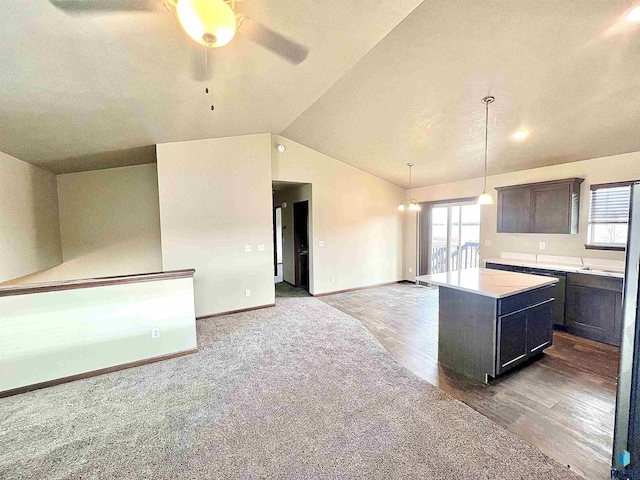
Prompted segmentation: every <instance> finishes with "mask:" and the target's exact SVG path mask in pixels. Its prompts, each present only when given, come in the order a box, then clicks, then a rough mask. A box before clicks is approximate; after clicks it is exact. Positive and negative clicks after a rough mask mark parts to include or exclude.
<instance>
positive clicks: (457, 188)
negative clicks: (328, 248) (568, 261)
mask: <svg viewBox="0 0 640 480" xmlns="http://www.w3.org/2000/svg"><path fill="white" fill-rule="evenodd" d="M571 177H578V178H584V179H585V181H584V182H583V183H582V185H581V186H580V226H579V230H580V231H579V233H578V234H576V235H547V234H512V233H496V230H497V207H496V205H488V206H483V207H482V210H481V219H480V258H481V260H484V259H486V258H493V257H499V256H500V252H503V251H508V252H522V253H537V254H545V255H566V256H575V257H591V258H606V259H612V260H624V258H625V256H624V253H623V252H608V251H602V250H587V249H585V248H584V244H585V243H586V242H587V219H588V213H589V186H590V185H591V184H596V183H607V182H618V181H626V180H637V179H640V152H634V153H628V154H623V155H614V156H611V157H603V158H594V159H590V160H583V161H580V162H572V163H565V164H562V165H553V166H550V167H542V168H535V169H531V170H522V171H519V172H511V173H505V174H501V175H493V176H490V177H489V178H488V179H487V189H488V192H489V193H490V194H491V195H492V196H493V198H494V201H496V200H497V192H496V190H495V187H498V186H506V185H517V184H521V183H532V182H543V181H546V180H556V179H562V178H571ZM482 182H483V180H482V179H481V178H477V179H472V180H465V181H460V182H452V183H446V184H442V185H433V186H429V187H423V188H416V189H414V190H413V196H414V197H415V198H416V199H417V200H418V201H419V202H428V201H434V200H446V199H454V198H465V197H473V196H477V195H479V194H480V193H481V192H482ZM405 228H406V239H405V253H406V261H405V278H406V279H407V280H414V279H415V271H416V215H415V214H411V215H407V219H406V224H405ZM487 240H489V241H491V243H492V245H491V246H486V241H487ZM540 242H545V244H546V245H545V247H546V248H545V250H540V249H539V243H540ZM409 268H412V269H413V272H409Z"/></svg>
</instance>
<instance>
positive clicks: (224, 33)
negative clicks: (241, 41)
mask: <svg viewBox="0 0 640 480" xmlns="http://www.w3.org/2000/svg"><path fill="white" fill-rule="evenodd" d="M176 12H177V14H178V20H179V21H180V24H181V25H182V28H184V30H185V32H187V34H188V35H189V36H190V37H191V38H193V39H194V40H195V41H196V42H198V43H199V44H201V45H204V46H205V47H222V46H224V45H226V44H227V43H229V42H230V41H231V39H232V38H233V36H234V35H235V33H236V15H235V13H233V10H231V7H230V6H229V5H227V4H226V3H225V2H224V1H223V0H180V1H179V2H177V5H176Z"/></svg>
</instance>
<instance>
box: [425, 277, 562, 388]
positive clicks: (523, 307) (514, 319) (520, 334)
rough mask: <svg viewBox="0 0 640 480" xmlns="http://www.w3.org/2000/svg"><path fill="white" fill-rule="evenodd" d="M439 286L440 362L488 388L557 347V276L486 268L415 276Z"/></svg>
mask: <svg viewBox="0 0 640 480" xmlns="http://www.w3.org/2000/svg"><path fill="white" fill-rule="evenodd" d="M417 280H418V281H419V282H424V283H430V284H433V285H438V286H439V314H438V315H439V317H438V318H439V320H438V361H439V362H440V363H441V364H442V365H444V366H445V367H448V368H451V369H453V370H455V371H457V372H459V373H462V374H464V375H466V376H468V377H471V378H473V379H476V380H480V381H482V382H485V383H488V382H489V381H490V379H492V378H495V377H497V376H498V375H501V374H502V373H504V372H506V371H508V370H510V369H512V368H513V367H515V366H517V365H519V364H521V363H523V362H525V361H526V360H528V359H530V358H532V357H534V356H536V355H538V354H540V353H541V352H542V351H543V350H544V349H545V348H547V347H549V346H551V344H552V343H553V306H554V296H553V293H554V284H555V283H556V282H557V281H558V280H557V279H556V278H553V277H541V276H534V275H526V274H520V273H511V272H505V271H498V270H489V269H484V268H472V269H468V270H461V271H455V272H446V273H440V274H435V275H424V276H420V277H417Z"/></svg>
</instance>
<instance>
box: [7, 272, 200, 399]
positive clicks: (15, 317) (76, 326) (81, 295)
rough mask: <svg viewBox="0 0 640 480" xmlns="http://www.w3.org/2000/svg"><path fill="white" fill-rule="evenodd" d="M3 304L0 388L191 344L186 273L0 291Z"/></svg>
mask: <svg viewBox="0 0 640 480" xmlns="http://www.w3.org/2000/svg"><path fill="white" fill-rule="evenodd" d="M0 311H1V312H2V315H1V318H0V391H3V390H10V389H13V388H18V387H22V386H25V385H33V384H36V383H40V382H45V381H48V380H54V379H58V378H64V377H68V376H71V375H77V374H80V373H85V372H91V371H94V370H99V369H102V368H108V367H113V366H115V365H122V364H126V363H130V362H135V361H139V360H143V359H148V358H153V357H159V356H162V355H167V354H171V353H177V352H184V351H188V350H192V349H194V348H196V325H195V323H196V322H195V315H194V309H193V279H191V278H178V279H168V280H158V281H152V282H139V283H127V284H116V285H109V286H102V287H91V288H79V289H72V290H62V291H56V292H47V293H34V294H27V295H14V296H6V297H0ZM156 328H157V329H159V331H160V332H159V333H160V337H159V338H152V335H151V334H152V330H153V329H156Z"/></svg>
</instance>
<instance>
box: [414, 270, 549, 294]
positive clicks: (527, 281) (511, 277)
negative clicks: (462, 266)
mask: <svg viewBox="0 0 640 480" xmlns="http://www.w3.org/2000/svg"><path fill="white" fill-rule="evenodd" d="M416 280H417V281H419V282H424V283H429V284H432V285H438V286H441V287H449V288H453V289H456V290H463V291H465V292H470V293H477V294H479V295H484V296H486V297H493V298H504V297H509V296H511V295H516V294H518V293H522V292H527V291H529V290H535V289H536V288H540V287H545V286H548V285H553V284H554V283H556V282H557V281H558V279H557V278H553V277H543V276H540V275H529V274H525V273H514V272H505V271H502V270H492V269H487V268H469V269H466V270H457V271H454V272H444V273H436V274H433V275H421V276H419V277H416Z"/></svg>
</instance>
